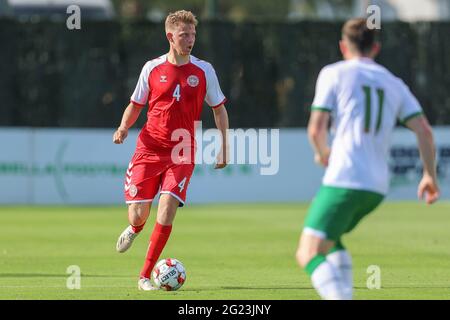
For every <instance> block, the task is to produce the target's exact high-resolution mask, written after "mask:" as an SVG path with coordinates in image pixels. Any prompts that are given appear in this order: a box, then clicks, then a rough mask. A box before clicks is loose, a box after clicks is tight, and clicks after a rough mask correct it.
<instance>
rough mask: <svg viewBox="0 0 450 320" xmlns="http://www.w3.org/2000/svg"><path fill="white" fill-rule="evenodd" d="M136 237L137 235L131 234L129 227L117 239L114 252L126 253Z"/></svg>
mask: <svg viewBox="0 0 450 320" xmlns="http://www.w3.org/2000/svg"><path fill="white" fill-rule="evenodd" d="M138 235H139V233H135V232H133V229H132V228H131V226H128V227H127V228H126V229H125V230H124V231H123V232H122V234H121V235H120V236H119V239H117V244H116V250H117V251H119V252H125V251H127V250H128V249H129V248H130V247H131V244H132V243H133V240H134V239H135V238H136V237H137V236H138Z"/></svg>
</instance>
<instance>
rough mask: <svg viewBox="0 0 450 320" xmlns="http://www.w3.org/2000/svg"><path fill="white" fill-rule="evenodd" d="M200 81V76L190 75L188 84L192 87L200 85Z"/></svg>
mask: <svg viewBox="0 0 450 320" xmlns="http://www.w3.org/2000/svg"><path fill="white" fill-rule="evenodd" d="M199 82H200V81H199V80H198V77H197V76H194V75H190V76H189V77H188V78H187V83H188V85H190V86H191V87H196V86H198V83H199Z"/></svg>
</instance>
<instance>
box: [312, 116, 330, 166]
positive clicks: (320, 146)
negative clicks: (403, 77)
mask: <svg viewBox="0 0 450 320" xmlns="http://www.w3.org/2000/svg"><path fill="white" fill-rule="evenodd" d="M329 119H330V113H329V112H327V111H317V110H313V111H311V117H310V118H309V123H308V138H309V142H310V143H311V146H312V147H313V150H314V161H315V162H316V163H317V164H320V165H322V166H324V167H326V166H328V158H329V157H330V147H329V146H328V121H329Z"/></svg>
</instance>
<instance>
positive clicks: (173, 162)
mask: <svg viewBox="0 0 450 320" xmlns="http://www.w3.org/2000/svg"><path fill="white" fill-rule="evenodd" d="M196 25H197V19H196V18H195V16H194V15H193V14H192V13H191V12H189V11H184V10H181V11H177V12H175V13H171V14H169V15H168V16H167V18H166V22H165V29H166V37H167V40H168V41H169V44H170V49H169V52H168V53H167V54H164V55H162V56H161V57H159V58H156V59H153V60H151V61H148V62H147V63H146V64H145V65H144V67H143V68H142V71H141V74H140V76H139V80H138V83H137V86H136V89H135V91H134V93H133V95H132V96H131V101H130V104H129V105H128V107H127V108H126V110H125V112H124V114H123V117H122V121H121V124H120V126H119V128H118V129H117V131H116V132H115V133H114V136H113V142H114V143H116V144H120V143H123V141H124V139H125V138H126V137H127V135H128V129H129V128H130V127H131V126H132V125H133V124H134V123H135V122H136V120H137V118H138V117H139V114H140V112H141V110H142V109H143V108H144V107H145V106H146V104H147V103H148V111H147V123H146V124H145V125H144V127H143V128H142V130H141V132H140V134H139V137H138V140H137V146H136V151H135V154H134V155H133V157H132V159H131V161H130V164H129V166H128V170H127V172H126V177H125V200H126V203H127V204H128V220H129V223H130V225H129V226H128V227H127V228H126V229H125V231H123V232H122V234H121V235H120V237H119V239H118V241H117V245H116V249H117V251H119V252H125V251H126V250H127V249H128V248H130V246H131V244H132V242H133V240H134V239H135V238H136V236H137V235H138V234H139V232H140V231H141V230H142V229H143V227H144V225H145V222H146V221H147V218H148V216H149V214H150V208H151V203H152V201H153V200H154V198H155V196H156V194H157V193H158V191H159V193H160V198H159V206H158V212H157V217H156V223H155V226H154V229H153V232H152V234H151V237H150V243H149V246H148V251H147V255H146V259H145V263H144V266H143V268H142V270H141V273H140V278H139V281H138V288H139V289H140V290H154V289H156V288H155V287H153V286H152V284H151V282H150V274H151V271H152V269H153V267H154V265H155V263H156V262H157V260H158V259H159V256H160V254H161V252H162V250H163V249H164V246H165V245H166V242H167V240H168V239H169V236H170V233H171V230H172V223H173V220H174V218H175V214H176V211H177V208H178V207H181V206H183V205H184V202H185V200H186V190H187V188H188V184H189V180H190V178H191V175H192V172H193V170H194V159H195V155H194V153H195V127H194V122H195V121H198V120H200V115H201V111H202V107H203V102H204V101H206V103H207V104H208V105H209V106H210V107H211V108H212V110H213V113H214V119H215V123H216V126H217V128H218V129H219V131H220V132H221V134H222V147H221V151H220V153H219V156H218V158H217V163H216V166H215V168H216V169H221V168H224V167H225V166H226V159H227V155H226V146H227V138H226V137H227V135H226V131H227V129H228V115H227V111H226V109H225V106H224V103H225V101H226V99H225V96H224V95H223V93H222V91H221V89H220V86H219V81H218V79H217V76H216V73H215V71H214V68H213V67H212V66H211V64H209V63H208V62H205V61H203V60H200V59H197V58H195V57H194V56H192V55H191V51H192V48H193V46H194V42H195V34H196V33H195V27H196ZM177 130H181V131H178V132H185V133H187V135H188V139H187V140H188V144H187V148H186V146H185V147H184V148H183V149H182V151H181V152H178V151H177V152H173V151H174V149H175V148H178V147H179V144H180V141H179V136H178V135H177V134H175V135H173V134H174V132H177ZM174 136H175V137H174ZM186 150H187V152H186ZM189 150H190V151H191V153H189Z"/></svg>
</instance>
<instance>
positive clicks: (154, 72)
mask: <svg viewBox="0 0 450 320" xmlns="http://www.w3.org/2000/svg"><path fill="white" fill-rule="evenodd" d="M204 101H206V103H207V104H208V105H209V106H211V107H212V108H214V107H218V106H220V105H221V104H223V103H224V102H225V101H226V99H225V96H224V95H223V93H222V91H221V89H220V85H219V81H218V79H217V76H216V73H215V71H214V68H213V67H212V65H211V64H210V63H208V62H206V61H203V60H200V59H197V58H195V57H193V56H190V62H189V63H187V64H184V65H181V66H177V65H174V64H171V63H170V62H168V61H167V55H166V54H165V55H163V56H161V57H159V58H157V59H154V60H151V61H148V62H147V63H146V64H145V65H144V67H143V68H142V72H141V74H140V76H139V81H138V83H137V86H136V89H135V90H134V92H133V95H132V96H131V102H133V104H135V105H139V106H142V107H144V106H145V105H146V104H147V102H148V112H147V123H146V124H145V126H144V127H143V128H142V130H141V132H140V134H139V137H138V140H137V146H136V153H146V154H154V155H156V156H166V155H170V152H171V150H172V148H173V147H174V146H175V145H177V144H179V143H180V141H179V140H175V141H174V139H173V138H172V133H173V132H174V131H175V130H177V129H185V130H186V131H185V132H189V135H190V138H191V142H190V143H191V146H194V144H195V128H194V122H195V121H199V120H200V116H201V112H202V108H203V102H204Z"/></svg>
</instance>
